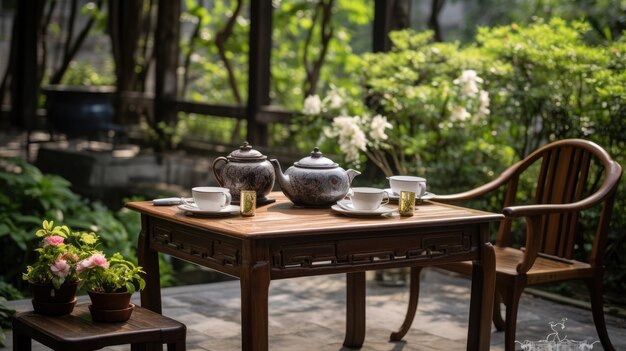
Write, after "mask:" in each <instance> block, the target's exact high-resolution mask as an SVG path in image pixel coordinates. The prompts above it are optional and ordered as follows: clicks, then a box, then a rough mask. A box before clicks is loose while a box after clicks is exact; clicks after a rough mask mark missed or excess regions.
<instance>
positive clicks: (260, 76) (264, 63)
mask: <svg viewBox="0 0 626 351" xmlns="http://www.w3.org/2000/svg"><path fill="white" fill-rule="evenodd" d="M249 40H250V55H249V62H248V66H249V71H248V72H249V73H248V74H249V76H248V106H247V122H248V126H247V138H248V141H249V142H250V143H251V144H253V145H267V126H266V125H264V124H261V123H259V120H258V115H259V112H260V109H261V107H262V106H266V105H269V103H270V56H271V49H272V1H271V0H255V1H251V3H250V39H249Z"/></svg>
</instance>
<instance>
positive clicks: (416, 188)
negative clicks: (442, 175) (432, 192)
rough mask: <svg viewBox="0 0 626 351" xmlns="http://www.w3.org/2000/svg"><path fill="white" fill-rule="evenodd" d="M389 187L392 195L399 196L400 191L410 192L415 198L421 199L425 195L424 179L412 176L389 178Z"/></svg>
mask: <svg viewBox="0 0 626 351" xmlns="http://www.w3.org/2000/svg"><path fill="white" fill-rule="evenodd" d="M387 179H389V186H390V187H391V191H393V193H394V194H396V195H400V192H401V191H412V192H414V193H415V196H416V197H417V198H421V197H422V196H424V194H425V193H426V179H425V178H422V177H413V176H402V175H397V176H391V177H389V178H387Z"/></svg>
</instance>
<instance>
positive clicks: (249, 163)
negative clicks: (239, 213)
mask: <svg viewBox="0 0 626 351" xmlns="http://www.w3.org/2000/svg"><path fill="white" fill-rule="evenodd" d="M222 163H224V165H223V166H220V164H222ZM211 168H212V169H213V176H214V177H215V179H216V180H217V182H218V183H219V184H220V186H222V187H224V188H228V189H230V193H231V195H232V196H233V202H235V203H237V202H238V201H239V192H240V191H241V190H256V196H257V203H265V202H270V199H268V198H267V197H266V196H267V194H269V193H270V192H271V191H272V188H273V187H274V181H275V179H276V176H275V175H274V169H273V168H272V164H270V163H269V161H267V156H265V155H263V154H261V153H260V152H259V151H257V150H254V149H253V148H252V146H250V144H248V142H247V141H246V142H244V143H243V145H242V146H240V147H239V149H238V150H235V151H233V152H231V153H230V155H228V156H227V157H218V158H216V159H215V160H214V161H213V164H212V165H211ZM272 201H275V200H272Z"/></svg>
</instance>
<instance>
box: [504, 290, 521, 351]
mask: <svg viewBox="0 0 626 351" xmlns="http://www.w3.org/2000/svg"><path fill="white" fill-rule="evenodd" d="M523 291H524V288H523V287H521V286H518V285H515V286H511V287H506V288H504V289H501V290H500V292H501V294H502V295H501V297H502V299H503V302H504V305H505V306H506V317H505V319H504V350H505V351H514V350H515V328H516V326H517V308H518V307H519V299H520V297H521V296H522V292H523Z"/></svg>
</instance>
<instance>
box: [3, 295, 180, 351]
mask: <svg viewBox="0 0 626 351" xmlns="http://www.w3.org/2000/svg"><path fill="white" fill-rule="evenodd" d="M186 333H187V328H186V327H185V325H184V324H182V323H179V322H177V321H175V320H173V319H171V318H167V317H165V316H162V315H160V314H158V313H155V312H152V311H150V310H147V309H145V308H141V307H138V306H135V310H134V311H133V314H132V315H131V317H130V319H129V320H128V321H127V322H120V323H98V322H92V321H91V315H90V314H89V308H88V304H86V303H84V304H80V305H76V307H75V308H74V311H73V312H72V314H70V315H66V316H61V317H51V316H44V315H41V314H36V313H35V312H32V311H30V312H23V313H18V314H17V315H15V317H13V350H14V351H30V350H31V339H35V340H37V341H39V342H40V343H42V344H44V345H46V346H48V347H50V348H51V349H53V350H56V351H68V350H71V351H89V350H97V349H101V348H103V347H105V346H112V345H123V344H131V350H143V349H145V346H146V344H167V350H168V351H185V338H186Z"/></svg>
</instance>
